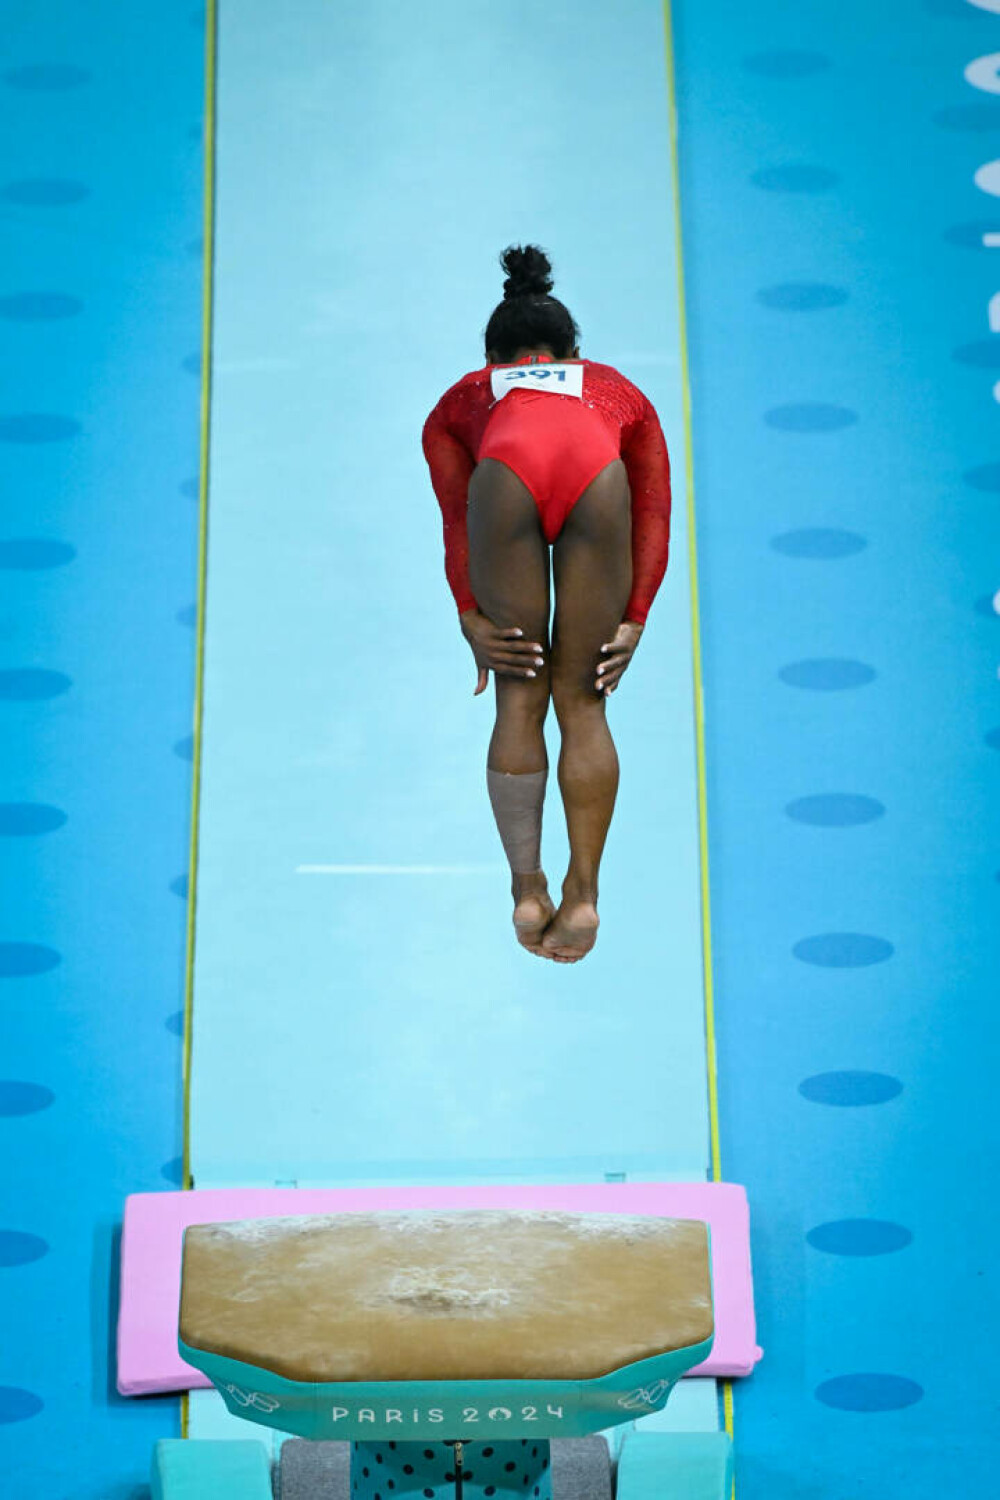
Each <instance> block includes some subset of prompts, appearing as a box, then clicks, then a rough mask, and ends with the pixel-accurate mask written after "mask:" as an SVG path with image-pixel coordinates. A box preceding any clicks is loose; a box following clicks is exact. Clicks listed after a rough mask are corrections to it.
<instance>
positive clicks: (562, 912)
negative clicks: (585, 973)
mask: <svg viewBox="0 0 1000 1500" xmlns="http://www.w3.org/2000/svg"><path fill="white" fill-rule="evenodd" d="M600 923H601V919H600V917H599V916H598V915H597V897H596V895H595V894H593V893H591V892H580V891H575V890H574V889H573V888H572V887H569V886H566V885H564V886H563V898H562V904H561V906H560V907H559V910H558V911H557V912H556V914H555V916H554V917H553V918H552V921H551V922H550V923H549V925H548V927H547V928H546V929H545V936H544V938H543V939H542V951H543V953H545V954H546V956H547V957H549V958H553V959H555V961H556V963H557V964H575V963H578V962H579V960H580V959H581V958H583V957H585V956H586V954H588V953H589V952H590V950H591V948H592V947H593V946H594V944H595V943H596V942H597V929H598V927H599V926H600Z"/></svg>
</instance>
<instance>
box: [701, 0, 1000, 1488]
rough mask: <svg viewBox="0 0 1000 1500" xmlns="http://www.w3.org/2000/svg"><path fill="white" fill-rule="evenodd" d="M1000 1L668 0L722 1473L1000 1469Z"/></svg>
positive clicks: (972, 1482) (778, 1481) (905, 1479)
mask: <svg viewBox="0 0 1000 1500" xmlns="http://www.w3.org/2000/svg"><path fill="white" fill-rule="evenodd" d="M991 11H992V12H997V11H1000V7H998V6H997V5H996V4H995V3H992V0H989V3H987V0H982V3H980V4H978V5H977V4H973V3H969V0H934V3H924V4H920V5H915V4H913V3H911V0H879V3H876V4H861V3H850V4H848V5H846V6H844V5H841V6H837V7H834V6H832V5H829V4H822V5H812V6H796V7H792V6H788V5H786V4H783V3H776V0H763V3H761V4H757V5H754V6H752V7H737V6H725V7H714V8H712V13H711V14H707V13H706V11H705V8H704V7H703V6H700V5H698V4H696V3H695V0H681V3H680V4H679V5H677V6H675V42H676V47H677V76H678V112H679V119H680V130H681V135H680V139H681V203H682V214H681V217H682V223H683V229H684V241H685V252H686V268H687V272H688V275H687V293H688V301H687V305H688V313H689V318H690V336H691V342H690V353H691V378H692V410H693V438H694V466H695V496H696V505H697V515H698V533H697V534H698V547H699V558H700V562H701V603H702V609H701V621H702V633H703V644H704V653H705V671H704V691H705V720H706V733H707V739H708V754H707V762H708V766H707V776H708V807H709V821H710V861H711V893H712V926H713V954H714V975H715V990H716V1007H717V1014H718V1023H719V1077H720V1109H721V1133H722V1159H723V1170H724V1173H725V1175H726V1176H727V1177H730V1178H734V1179H736V1180H738V1181H741V1182H744V1183H745V1184H746V1186H747V1188H748V1190H749V1193H750V1201H751V1205H752V1233H753V1252H754V1271H755V1283H756V1293H757V1308H758V1318H759V1337H760V1342H761V1344H762V1346H763V1348H764V1351H765V1355H764V1360H763V1362H762V1363H761V1365H760V1366H759V1367H758V1370H757V1372H756V1374H755V1376H754V1378H753V1379H752V1380H750V1381H744V1382H741V1383H738V1384H737V1386H736V1389H735V1398H736V1422H735V1425H736V1443H737V1454H738V1471H737V1473H738V1493H739V1494H740V1495H741V1496H744V1497H746V1500H758V1497H759V1500H764V1497H765V1496H766V1497H774V1496H785V1495H787V1496H797V1497H798V1496H802V1497H804V1496H809V1497H810V1500H812V1497H816V1500H819V1497H823V1500H826V1497H829V1500H842V1497H845V1496H848V1495H850V1496H857V1495H872V1496H874V1495H878V1496H880V1497H888V1496H892V1497H896V1496H899V1497H902V1496H908V1497H911V1500H912V1497H917V1496H921V1497H923V1496H927V1497H930V1496H943V1495H958V1494H970V1495H971V1494H987V1493H989V1492H990V1491H991V1490H992V1487H993V1484H994V1483H995V1475H994V1470H995V1467H996V1459H997V1456H998V1437H997V1425H996V1415H995V1412H996V1399H995V1395H994V1390H993V1386H994V1383H995V1373H994V1371H993V1369H992V1356H993V1352H994V1346H993V1344H992V1336H993V1335H995V1333H996V1330H997V1327H998V1311H1000V1308H998V1273H997V1256H996V1248H995V1247H996V1243H997V1237H998V1231H1000V1220H998V1213H997V1200H996V1194H995V1181H996V1171H997V1165H998V1156H1000V1152H998V1146H1000V1131H998V1126H997V1120H996V1116H995V1114H994V1113H993V1112H992V1111H991V1110H990V1109H989V1107H988V1101H989V1099H990V1098H991V1095H992V1093H993V1089H994V1087H995V1083H994V1079H995V1069H996V1057H997V1040H998V1037H997V1023H996V1018H995V1017H996V1000H997V975H998V973H1000V884H998V879H1000V840H998V837H997V835H998V818H997V807H998V781H997V778H998V775H1000V761H998V758H997V751H998V749H1000V732H998V728H997V726H998V725H1000V687H998V683H997V664H998V661H1000V619H998V617H997V615H996V613H995V612H994V609H993V607H992V603H991V598H992V595H993V594H994V592H995V591H996V590H997V588H998V586H1000V510H998V503H997V502H998V492H1000V464H998V462H997V460H998V456H1000V454H998V441H1000V434H998V423H997V405H996V401H997V398H998V397H997V396H995V395H994V392H993V389H992V387H993V384H994V382H995V381H996V379H997V375H998V373H1000V337H998V333H997V332H996V331H992V330H991V323H990V319H989V305H990V298H991V297H992V296H993V294H994V292H995V290H996V286H997V273H998V270H1000V248H992V247H990V246H989V245H988V244H984V243H983V235H984V234H986V235H989V234H993V235H994V236H1000V207H998V205H997V204H996V195H997V192H998V191H1000V185H998V184H997V178H996V171H997V166H996V163H995V162H994V164H993V175H992V178H989V181H991V182H992V188H990V187H986V188H985V190H984V187H983V186H981V185H980V183H981V182H982V181H983V180H984V178H983V174H982V173H981V171H980V169H981V168H984V167H985V166H986V165H987V164H988V163H990V161H991V160H992V158H993V157H994V156H995V155H996V154H997V150H998V147H1000V98H998V97H997V96H998V94H1000V82H998V80H997V72H996V70H997V53H998V49H1000V14H997V13H992V14H991V13H989V12H991ZM980 58H986V59H987V63H986V64H985V65H983V64H979V66H978V68H974V76H976V77H978V78H979V79H980V80H981V81H980V84H979V85H978V86H975V85H974V84H973V83H971V82H970V80H969V78H968V77H967V76H966V70H967V69H968V68H969V67H970V65H975V63H976V60H977V59H980ZM990 58H992V61H989V59H990ZM987 176H988V174H987ZM977 178H978V179H979V180H978V181H977ZM997 243H998V244H1000V240H998V242H997ZM992 327H993V329H997V328H1000V321H998V322H995V323H994V324H993V325H992ZM998 394H1000V393H998ZM984 1331H985V1333H986V1337H985V1338H983V1337H982V1334H983V1332H984Z"/></svg>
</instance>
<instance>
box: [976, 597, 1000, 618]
mask: <svg viewBox="0 0 1000 1500" xmlns="http://www.w3.org/2000/svg"><path fill="white" fill-rule="evenodd" d="M996 597H997V596H996V594H980V596H979V598H978V599H977V600H976V603H975V606H974V608H975V611H976V614H977V615H985V616H986V618H987V619H988V620H1000V610H998V609H997V606H996Z"/></svg>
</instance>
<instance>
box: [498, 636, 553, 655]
mask: <svg viewBox="0 0 1000 1500" xmlns="http://www.w3.org/2000/svg"><path fill="white" fill-rule="evenodd" d="M493 649H494V650H495V651H503V652H506V653H507V654H508V655H510V656H516V657H526V658H527V659H528V660H529V661H530V660H531V659H532V658H533V657H536V656H541V654H542V648H541V646H540V645H539V644H538V642H537V641H514V640H506V639H504V637H503V636H497V637H496V639H495V640H494V642H493Z"/></svg>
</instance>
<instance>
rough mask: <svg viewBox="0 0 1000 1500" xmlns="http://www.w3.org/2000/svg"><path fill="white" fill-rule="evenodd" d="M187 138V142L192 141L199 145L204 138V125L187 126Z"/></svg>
mask: <svg viewBox="0 0 1000 1500" xmlns="http://www.w3.org/2000/svg"><path fill="white" fill-rule="evenodd" d="M187 138H188V140H189V141H194V142H195V143H196V144H199V145H200V143H201V142H202V141H203V140H204V138H205V127H204V125H189V126H188V128H187Z"/></svg>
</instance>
